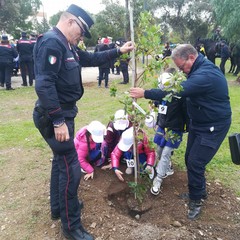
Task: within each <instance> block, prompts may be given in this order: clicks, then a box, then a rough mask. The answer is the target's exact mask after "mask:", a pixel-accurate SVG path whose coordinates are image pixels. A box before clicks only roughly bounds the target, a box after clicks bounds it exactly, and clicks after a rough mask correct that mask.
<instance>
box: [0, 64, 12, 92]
mask: <svg viewBox="0 0 240 240" xmlns="http://www.w3.org/2000/svg"><path fill="white" fill-rule="evenodd" d="M12 70H13V66H12V65H11V64H9V63H0V83H1V85H4V84H6V88H11V77H12Z"/></svg>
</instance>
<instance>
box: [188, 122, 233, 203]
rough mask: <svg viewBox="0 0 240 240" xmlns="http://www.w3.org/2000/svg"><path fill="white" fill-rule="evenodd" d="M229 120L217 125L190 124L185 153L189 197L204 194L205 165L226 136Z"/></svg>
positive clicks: (199, 198)
mask: <svg viewBox="0 0 240 240" xmlns="http://www.w3.org/2000/svg"><path fill="white" fill-rule="evenodd" d="M230 124H231V120H230V119H229V121H227V122H226V121H225V122H224V123H222V124H221V123H219V124H217V125H214V124H213V125H210V124H209V125H208V126H199V125H194V124H192V123H191V124H190V126H189V134H188V141H187V149H186V154H185V163H186V167H187V175H188V189H189V198H190V199H191V200H201V198H202V196H203V195H205V194H206V178H205V170H206V165H207V164H208V163H209V162H210V161H211V160H212V158H213V157H214V155H215V154H216V152H217V151H218V149H219V147H220V145H221V143H222V142H223V140H224V138H225V137H226V135H227V133H228V130H229V127H230Z"/></svg>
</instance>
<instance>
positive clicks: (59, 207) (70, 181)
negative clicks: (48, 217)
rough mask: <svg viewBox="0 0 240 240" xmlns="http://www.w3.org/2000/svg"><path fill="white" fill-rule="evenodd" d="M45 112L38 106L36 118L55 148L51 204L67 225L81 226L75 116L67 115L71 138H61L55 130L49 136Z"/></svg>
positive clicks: (68, 226) (34, 113) (49, 142)
mask: <svg viewBox="0 0 240 240" xmlns="http://www.w3.org/2000/svg"><path fill="white" fill-rule="evenodd" d="M41 117H42V115H41V114H40V113H39V112H37V111H36V110H34V112H33V120H34V123H35V126H36V127H37V128H38V129H39V131H40V133H41V134H42V136H43V138H44V140H45V141H46V142H47V143H48V145H49V146H50V148H51V149H52V151H53V155H54V157H53V161H52V171H51V182H50V183H51V184H50V204H51V212H52V214H54V215H60V216H61V222H62V226H63V228H64V229H68V230H74V229H78V228H79V227H80V226H81V218H80V204H79V201H78V195H77V191H78V186H79V184H80V178H81V167H80V163H79V161H78V156H77V152H76V149H75V146H74V118H70V119H67V120H66V119H65V121H66V124H67V126H68V129H69V134H70V140H69V141H65V142H58V141H57V140H56V139H55V136H54V134H53V135H52V136H46V135H45V133H44V132H43V130H42V126H41Z"/></svg>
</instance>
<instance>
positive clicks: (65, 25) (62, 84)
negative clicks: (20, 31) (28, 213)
mask: <svg viewBox="0 0 240 240" xmlns="http://www.w3.org/2000/svg"><path fill="white" fill-rule="evenodd" d="M92 25H93V20H92V19H91V17H90V16H89V15H88V14H87V13H86V12H85V11H84V10H83V9H82V8H80V7H78V6H76V5H74V4H72V5H70V6H69V8H68V9H67V10H66V12H63V13H62V15H61V16H60V19H59V22H58V23H57V26H56V27H53V29H51V30H49V31H48V32H47V33H45V34H43V35H41V36H39V37H38V40H37V42H36V45H35V47H34V62H35V77H36V84H35V90H36V93H37V96H38V100H37V101H36V104H35V108H34V111H33V119H34V123H35V126H36V127H37V128H38V130H39V131H40V133H41V135H42V136H43V138H44V139H45V141H46V142H47V143H48V145H49V146H50V148H51V150H52V151H53V154H54V157H53V161H52V172H51V184H50V204H51V215H52V216H54V217H55V219H56V218H57V217H61V223H62V232H63V234H64V236H65V237H66V238H70V239H86V240H91V239H93V237H92V236H91V235H90V234H89V233H87V232H86V230H85V229H84V228H83V226H82V223H81V211H80V204H79V201H78V187H79V183H80V178H81V167H80V164H79V161H78V155H77V152H76V149H75V145H74V118H75V117H76V115H77V112H78V109H77V106H76V102H77V101H78V100H79V99H80V98H81V97H82V95H83V93H84V89H83V85H82V77H81V71H80V69H81V66H84V67H87V66H98V65H101V64H103V63H104V62H105V61H109V59H111V58H115V57H118V56H119V55H120V54H122V53H125V52H129V51H132V50H133V48H134V46H133V44H132V43H131V42H128V43H126V44H125V45H124V46H122V47H121V48H118V49H113V50H109V51H106V52H98V53H89V52H87V51H83V50H80V49H79V51H78V52H76V49H75V47H76V46H77V44H78V43H79V41H80V39H82V37H83V36H84V35H85V36H86V37H88V38H90V37H91V34H90V32H89V30H90V27H91V26H92Z"/></svg>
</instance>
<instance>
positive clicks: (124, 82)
mask: <svg viewBox="0 0 240 240" xmlns="http://www.w3.org/2000/svg"><path fill="white" fill-rule="evenodd" d="M119 84H127V83H126V82H120V83H119Z"/></svg>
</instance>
